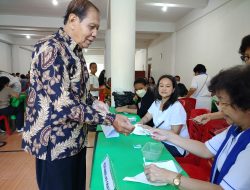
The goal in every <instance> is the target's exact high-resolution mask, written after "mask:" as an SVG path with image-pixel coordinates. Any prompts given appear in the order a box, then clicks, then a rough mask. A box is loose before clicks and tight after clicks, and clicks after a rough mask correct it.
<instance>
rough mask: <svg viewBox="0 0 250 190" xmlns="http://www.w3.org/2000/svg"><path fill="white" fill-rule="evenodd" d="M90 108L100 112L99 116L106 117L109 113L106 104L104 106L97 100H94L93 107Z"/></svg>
mask: <svg viewBox="0 0 250 190" xmlns="http://www.w3.org/2000/svg"><path fill="white" fill-rule="evenodd" d="M92 107H93V108H94V109H95V110H96V111H98V112H100V113H101V114H103V115H106V114H107V113H109V106H108V105H107V104H105V103H104V102H101V101H98V100H95V101H94V102H93V105H92Z"/></svg>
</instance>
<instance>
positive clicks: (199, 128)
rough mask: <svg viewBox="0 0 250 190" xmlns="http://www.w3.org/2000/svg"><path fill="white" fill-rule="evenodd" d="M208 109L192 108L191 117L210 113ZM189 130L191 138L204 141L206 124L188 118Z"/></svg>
mask: <svg viewBox="0 0 250 190" xmlns="http://www.w3.org/2000/svg"><path fill="white" fill-rule="evenodd" d="M209 112H210V111H209V110H208V109H192V110H191V112H190V118H194V117H196V116H199V115H202V114H206V113H209ZM188 132H189V135H190V138H191V139H194V140H198V141H202V140H203V139H204V138H203V137H204V135H205V132H206V129H205V126H204V125H200V124H197V123H195V122H194V121H193V120H192V119H189V120H188Z"/></svg>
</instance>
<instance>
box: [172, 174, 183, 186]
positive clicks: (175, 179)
mask: <svg viewBox="0 0 250 190" xmlns="http://www.w3.org/2000/svg"><path fill="white" fill-rule="evenodd" d="M181 176H182V175H181V174H178V175H177V176H176V177H175V178H174V179H173V184H174V186H177V187H179V186H180V184H181Z"/></svg>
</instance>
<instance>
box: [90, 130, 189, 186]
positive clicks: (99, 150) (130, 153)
mask: <svg viewBox="0 0 250 190" xmlns="http://www.w3.org/2000/svg"><path fill="white" fill-rule="evenodd" d="M149 141H154V140H152V139H151V138H150V137H149V136H136V135H133V134H132V135H130V136H124V135H121V134H120V137H118V138H111V139H106V138H105V136H104V134H103V133H102V132H100V133H98V135H97V143H96V146H95V151H94V154H93V165H92V175H91V182H90V189H91V190H102V189H104V187H103V179H102V170H101V163H102V161H103V160H104V159H105V157H106V156H107V155H109V157H110V160H111V164H112V168H113V175H114V178H115V183H116V185H117V189H119V190H138V189H141V190H142V189H143V190H153V189H156V190H163V189H164V190H166V189H169V190H171V189H177V188H175V187H174V186H172V185H167V186H160V187H159V186H158V187H155V186H151V185H146V184H142V183H135V182H128V181H123V178H124V177H127V176H129V177H132V176H135V175H137V174H139V173H141V172H142V171H143V156H142V152H141V149H135V148H134V147H133V146H134V145H138V144H141V145H142V146H143V145H144V144H145V143H146V142H149ZM159 160H173V161H174V162H175V163H176V164H177V165H178V163H177V162H176V161H175V159H174V158H173V157H172V155H171V154H170V153H169V152H168V151H167V150H166V149H164V150H163V153H162V155H161V157H160V159H159ZM178 166H179V165H178ZM182 174H183V175H185V176H187V174H186V173H185V172H184V171H182Z"/></svg>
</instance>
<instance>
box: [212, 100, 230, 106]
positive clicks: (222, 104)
mask: <svg viewBox="0 0 250 190" xmlns="http://www.w3.org/2000/svg"><path fill="white" fill-rule="evenodd" d="M215 103H216V105H217V106H224V107H228V106H232V104H230V103H226V102H221V101H216V102H215Z"/></svg>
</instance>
